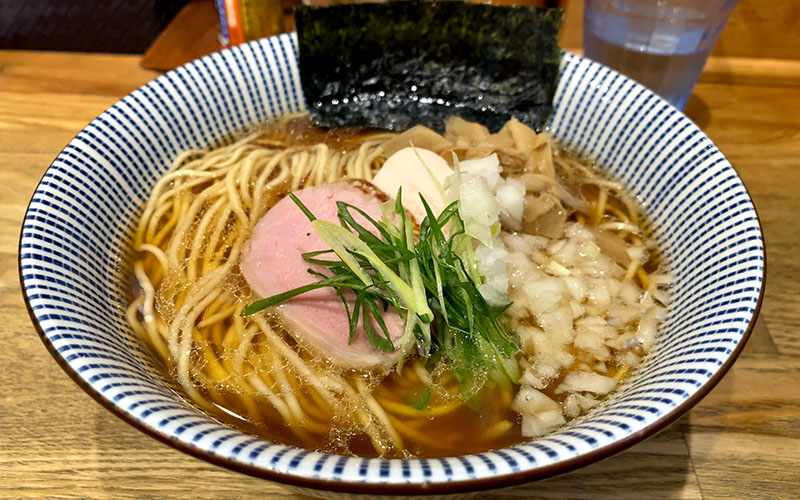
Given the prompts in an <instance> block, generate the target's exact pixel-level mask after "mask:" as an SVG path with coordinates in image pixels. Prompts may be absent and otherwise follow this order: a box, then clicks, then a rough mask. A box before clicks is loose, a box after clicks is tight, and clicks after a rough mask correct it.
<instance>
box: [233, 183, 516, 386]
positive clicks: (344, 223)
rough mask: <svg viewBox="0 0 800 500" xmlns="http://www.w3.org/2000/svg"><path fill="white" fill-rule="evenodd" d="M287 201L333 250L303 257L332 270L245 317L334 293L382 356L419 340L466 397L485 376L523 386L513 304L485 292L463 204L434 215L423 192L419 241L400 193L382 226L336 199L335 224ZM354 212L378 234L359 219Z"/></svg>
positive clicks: (353, 325) (353, 329)
mask: <svg viewBox="0 0 800 500" xmlns="http://www.w3.org/2000/svg"><path fill="white" fill-rule="evenodd" d="M289 196H290V197H291V199H292V201H294V203H295V204H296V205H297V206H298V207H299V208H300V210H302V212H303V213H304V214H305V215H306V217H308V219H309V220H310V221H311V225H312V227H313V228H314V230H315V231H316V232H317V234H319V235H320V237H321V238H322V239H323V240H324V241H325V242H326V243H327V244H328V246H329V247H330V249H329V250H320V251H315V252H308V253H304V254H303V255H302V257H303V259H304V260H305V261H306V262H308V263H309V264H314V265H317V266H320V267H323V268H325V269H326V271H325V272H319V271H315V270H313V269H309V270H308V271H309V273H311V274H313V275H315V276H317V277H319V278H320V280H319V281H317V282H315V283H311V284H308V285H304V286H301V287H298V288H295V289H293V290H289V291H287V292H284V293H280V294H277V295H273V296H271V297H267V298H265V299H262V300H259V301H257V302H255V303H253V304H251V305H250V306H249V307H247V308H246V309H245V310H244V311H243V313H242V315H243V316H247V315H250V314H253V313H256V312H258V311H261V310H262V309H265V308H267V307H271V306H274V305H277V304H280V303H281V302H284V301H286V300H288V299H290V298H292V297H295V296H298V295H301V294H303V293H306V292H309V291H311V290H316V289H318V288H323V287H332V288H334V289H335V290H336V293H337V295H338V296H339V298H340V299H341V300H342V302H343V303H344V306H345V311H346V314H347V317H348V323H349V330H350V331H349V334H350V342H352V340H353V338H354V336H355V333H356V328H357V327H358V324H359V321H361V324H362V326H363V328H364V333H365V334H366V336H367V339H368V340H369V341H370V343H372V345H373V346H375V348H376V349H378V350H380V351H384V352H391V351H394V350H396V349H400V350H401V351H402V352H404V353H406V352H408V351H409V350H410V349H411V348H412V347H413V346H414V344H416V349H417V352H418V353H419V355H420V356H422V357H423V358H427V359H429V360H438V359H444V360H445V361H446V362H447V363H449V365H450V366H451V367H452V368H453V370H454V371H455V373H456V375H457V376H458V379H459V382H460V383H461V386H462V391H467V392H469V393H474V392H475V391H477V390H478V389H480V387H481V386H482V385H483V384H484V383H485V381H487V380H489V381H492V382H494V383H496V384H499V385H501V386H503V387H506V388H510V385H511V383H516V382H517V381H518V379H519V375H520V374H519V368H518V365H517V361H516V356H517V354H518V353H519V343H518V341H517V339H516V338H515V337H514V336H513V335H511V334H509V332H508V331H506V329H505V327H504V326H503V324H502V323H501V322H500V316H501V315H502V313H503V312H504V311H505V309H506V308H507V307H508V305H510V304H507V305H505V306H503V307H496V306H492V305H490V304H488V303H487V302H486V300H485V299H484V298H483V296H482V295H481V294H480V292H479V290H478V286H479V285H480V283H481V277H480V275H479V274H478V272H477V263H476V262H475V260H474V258H473V257H472V238H471V237H470V236H469V235H467V234H465V233H464V221H463V220H462V219H461V217H460V215H459V212H458V203H459V202H458V201H455V202H453V203H451V204H450V205H448V206H447V207H446V208H445V209H444V210H443V211H442V213H441V214H439V216H438V217H437V216H435V215H434V214H433V212H432V211H431V208H430V206H429V205H428V203H427V202H426V200H425V199H424V198H423V197H422V196H420V198H421V199H422V203H423V205H424V207H425V211H426V217H425V218H424V219H423V221H422V223H421V224H420V227H419V239H416V238H415V237H414V226H413V223H412V222H411V219H409V217H408V216H407V215H406V212H405V210H404V209H403V205H402V191H398V193H397V197H396V199H395V202H394V207H393V210H392V208H391V206H387V205H384V210H383V216H382V218H381V220H380V221H376V220H375V219H374V218H372V217H370V216H369V215H368V214H367V213H365V212H364V211H363V210H361V209H360V208H358V207H356V206H353V205H351V204H348V203H344V202H337V209H338V211H337V217H338V219H339V224H338V225H337V224H334V223H331V222H328V221H324V220H320V219H317V218H316V217H315V216H314V214H312V213H311V211H310V210H309V209H308V208H307V207H306V206H305V205H304V204H303V203H302V202H301V201H300V200H299V199H298V198H297V197H296V196H295V195H294V194H292V193H290V194H289ZM354 213H355V214H358V215H360V216H361V217H363V218H364V219H365V220H366V221H367V222H368V223H369V225H370V226H372V228H374V230H368V229H367V228H365V227H364V226H363V225H361V224H360V223H359V222H357V221H356V220H355V218H354V216H353V214H354ZM445 227H448V228H449V236H446V235H445V231H444V228H445ZM347 290H349V291H351V292H352V293H354V294H355V300H354V301H353V303H352V307H351V306H350V303H349V302H348V300H347V299H346V296H345V291H347ZM390 309H391V310H390ZM384 314H399V315H400V316H401V317H402V318H403V319H404V321H405V330H404V332H403V335H402V337H401V338H400V341H399V346H395V345H394V343H393V342H392V339H391V335H390V334H389V331H388V328H387V327H386V323H385V321H384V319H383V315H384ZM376 325H377V328H376ZM400 370H402V361H401V362H400V364H399V365H398V371H400Z"/></svg>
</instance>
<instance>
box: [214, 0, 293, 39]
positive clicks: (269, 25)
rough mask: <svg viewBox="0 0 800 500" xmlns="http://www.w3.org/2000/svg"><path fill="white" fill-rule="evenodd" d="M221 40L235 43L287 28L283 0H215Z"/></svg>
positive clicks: (272, 33) (279, 31)
mask: <svg viewBox="0 0 800 500" xmlns="http://www.w3.org/2000/svg"><path fill="white" fill-rule="evenodd" d="M214 3H215V4H216V6H217V15H218V16H219V31H220V33H219V41H220V44H221V45H222V46H223V47H228V48H230V47H233V46H235V45H240V44H242V43H245V42H251V41H253V40H258V39H259V38H264V37H267V36H273V35H279V34H281V33H283V32H284V31H285V29H284V28H285V22H284V18H283V6H282V5H281V0H215V2H214Z"/></svg>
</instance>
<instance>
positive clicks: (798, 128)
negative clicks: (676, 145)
mask: <svg viewBox="0 0 800 500" xmlns="http://www.w3.org/2000/svg"><path fill="white" fill-rule="evenodd" d="M708 70H709V71H708V72H707V73H706V74H705V75H704V77H703V80H702V81H701V83H700V84H698V85H697V87H696V88H695V92H694V94H693V96H692V98H691V100H690V101H689V104H688V107H687V113H688V114H689V116H690V117H691V118H692V119H694V120H695V121H696V122H697V123H698V124H699V125H700V126H701V127H702V128H703V129H704V130H705V131H706V132H707V133H708V134H709V135H710V136H711V138H712V139H713V140H714V141H715V142H716V143H717V144H718V145H719V146H720V147H721V148H722V151H723V152H724V153H725V154H726V155H727V156H728V157H729V158H730V160H731V162H732V163H733V164H734V165H735V166H736V168H737V170H738V172H739V174H740V175H741V176H742V178H743V179H744V181H745V184H746V185H747V187H748V189H749V190H750V194H751V195H752V197H753V199H754V201H755V204H756V207H757V208H758V211H759V215H760V217H761V221H762V224H763V227H764V234H765V236H766V241H767V250H768V257H769V266H768V267H769V274H768V280H767V281H768V285H767V289H766V298H765V301H764V304H763V307H762V310H761V317H760V318H759V320H758V322H757V324H756V328H755V331H754V333H753V336H752V338H751V339H750V342H749V344H748V345H747V347H746V349H745V351H744V353H743V354H742V356H741V357H740V358H739V360H738V361H737V362H736V364H735V365H734V367H733V369H732V370H731V371H730V373H729V374H728V375H727V376H726V377H725V379H724V380H723V381H722V382H721V383H720V384H719V386H718V387H717V388H716V389H714V391H713V392H712V393H711V394H710V395H709V396H708V397H707V398H705V399H704V400H703V401H702V402H701V403H700V404H699V405H698V406H697V407H695V408H694V409H693V410H692V411H691V412H689V413H688V414H687V415H686V416H684V417H683V418H681V419H680V420H679V421H678V422H676V423H675V424H674V425H672V426H671V427H669V428H668V429H666V430H665V431H663V432H662V433H660V434H659V435H657V436H656V437H654V438H652V439H650V440H648V441H646V442H644V443H641V444H639V445H637V446H634V447H633V448H631V449H629V450H628V451H625V452H623V453H621V454H619V455H617V456H614V457H612V458H610V459H608V460H606V461H604V462H601V463H598V464H595V465H592V466H590V467H586V468H584V469H580V470H578V471H575V472H573V473H571V474H567V475H564V476H561V477H557V478H554V479H550V480H547V481H543V482H539V483H533V484H530V485H528V486H526V487H523V488H519V489H515V490H510V491H506V492H501V493H497V494H495V495H491V496H486V497H483V498H494V499H501V498H582V499H593V500H594V499H598V498H615V499H616V498H631V499H640V498H690V499H695V498H705V499H712V498H730V499H765V498H769V499H772V498H797V497H798V495H799V494H800V493H798V491H800V490H798V485H799V484H800V389H798V387H800V258H798V246H800V224H798V221H799V220H800V196H798V194H799V193H800V189H798V182H800V160H798V159H799V158H800V78H797V75H798V74H800V61H791V60H774V61H773V60H758V61H754V60H749V59H746V58H745V59H741V58H739V59H727V58H718V59H715V60H714V61H712V62H711V63H710V65H709V67H708ZM155 76H157V74H156V73H154V72H149V71H146V70H142V69H140V67H139V57H137V56H108V55H77V54H56V53H32V52H14V51H0V366H1V367H2V370H3V371H2V374H3V382H2V387H1V388H0V404H2V408H0V498H78V497H80V498H115V499H118V498H214V499H219V498H245V497H254V498H255V497H259V498H286V497H288V496H290V495H289V494H287V492H286V491H285V490H283V489H282V488H280V487H279V486H277V485H275V484H272V483H269V482H266V481H263V480H259V479H255V478H252V477H248V476H244V475H241V474H238V473H235V472H231V471H228V470H225V469H222V468H219V467H215V466H212V465H210V464H207V463H206V462H203V461H201V460H197V459H194V458H191V457H189V456H187V455H184V454H182V453H180V452H178V451H176V450H174V449H172V448H170V447H168V446H166V445H163V444H161V443H158V442H157V441H155V440H153V439H151V438H149V437H147V436H145V435H144V434H141V433H140V432H138V431H136V430H135V429H133V428H132V427H130V426H128V425H127V424H125V423H123V422H122V421H120V420H118V419H117V418H116V417H114V416H112V415H111V414H110V413H109V412H108V411H106V410H105V409H103V408H101V407H100V405H98V404H97V403H95V402H94V401H92V400H91V398H90V397H89V396H87V395H86V394H85V393H84V392H83V391H82V390H81V389H80V388H78V386H76V385H75V384H74V383H73V382H72V381H71V380H70V379H69V378H68V377H67V376H66V374H65V373H64V372H63V371H62V370H61V369H60V368H59V367H58V365H57V364H56V363H55V362H54V361H53V359H52V358H51V357H50V355H49V354H48V353H47V351H46V350H45V348H44V346H43V345H42V343H41V342H40V340H39V338H38V336H37V335H36V332H35V331H34V329H33V327H32V326H31V324H30V321H29V319H28V316H27V313H26V311H25V307H24V305H23V302H22V297H21V294H20V287H19V281H18V275H17V240H18V236H19V228H20V224H21V221H22V218H23V214H24V211H25V207H26V204H27V202H28V199H29V197H30V195H31V193H32V191H33V190H34V188H35V186H36V184H37V182H38V180H39V178H40V177H41V175H42V174H43V172H44V171H45V169H46V168H47V166H48V165H49V164H50V162H51V161H52V160H53V158H54V157H55V156H56V154H57V153H58V152H59V150H60V149H61V148H62V147H63V146H64V145H65V144H66V143H67V142H68V141H69V140H70V139H71V138H72V137H73V136H74V135H75V133H76V132H77V131H78V130H80V129H81V128H82V127H83V126H84V125H85V124H86V123H87V122H89V121H90V120H91V119H92V118H94V117H95V116H96V115H97V114H98V113H100V112H101V111H103V110H104V109H105V108H107V107H108V106H110V105H111V104H113V103H114V102H115V101H117V100H118V99H119V98H120V97H122V96H123V95H125V94H126V93H128V92H130V91H131V90H133V89H135V88H137V87H139V86H140V85H142V84H144V83H145V82H147V81H149V80H151V79H152V78H154V77H155Z"/></svg>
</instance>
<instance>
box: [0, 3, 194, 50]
mask: <svg viewBox="0 0 800 500" xmlns="http://www.w3.org/2000/svg"><path fill="white" fill-rule="evenodd" d="M188 1H189V0H77V1H76V0H0V49H28V50H58V51H68V52H113V53H128V54H141V53H142V52H144V50H145V49H147V47H148V46H149V45H150V43H152V41H153V39H155V37H156V36H157V35H158V34H159V33H160V32H161V31H162V30H163V29H164V28H165V27H166V26H167V24H168V23H169V22H170V21H171V20H172V19H173V18H174V17H175V15H176V14H177V13H178V11H179V10H180V9H181V7H183V6H184V5H185V4H186V3H187V2H188Z"/></svg>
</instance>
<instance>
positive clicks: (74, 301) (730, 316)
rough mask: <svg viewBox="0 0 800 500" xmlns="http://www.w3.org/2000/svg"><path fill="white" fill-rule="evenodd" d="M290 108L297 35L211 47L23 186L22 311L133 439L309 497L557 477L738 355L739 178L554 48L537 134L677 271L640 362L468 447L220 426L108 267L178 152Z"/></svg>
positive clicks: (662, 107) (679, 119) (745, 286)
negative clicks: (590, 401)
mask: <svg viewBox="0 0 800 500" xmlns="http://www.w3.org/2000/svg"><path fill="white" fill-rule="evenodd" d="M303 108H304V100H303V95H302V89H301V86H300V78H299V72H298V66H297V46H296V38H295V37H294V35H281V36H277V37H273V38H268V39H264V40H261V41H257V42H253V43H250V44H248V45H244V46H240V47H237V48H234V49H231V50H225V51H222V52H219V53H216V54H212V55H210V56H208V57H204V58H202V59H199V60H197V61H195V62H193V63H190V64H188V65H186V66H183V67H181V68H179V69H177V70H175V71H172V72H169V73H167V74H165V75H163V76H161V77H159V78H157V79H155V80H154V81H153V82H151V83H149V84H147V85H145V86H144V87H142V88H140V89H138V90H136V91H134V92H133V93H131V94H130V95H128V96H127V97H125V98H124V99H122V100H121V101H119V102H118V103H116V104H115V105H113V106H112V107H111V108H110V109H108V110H107V111H106V112H104V113H103V114H102V115H100V116H99V117H97V118H96V119H95V120H94V121H92V122H91V123H90V124H89V125H88V126H87V127H86V128H85V129H83V130H82V131H81V132H80V133H78V135H77V136H76V137H75V138H74V139H73V140H72V141H71V142H70V143H69V144H68V145H67V146H66V147H65V148H64V150H63V151H62V152H61V154H59V156H58V157H57V158H56V159H55V161H54V162H53V164H52V165H51V167H50V168H49V169H48V170H47V172H46V173H45V175H44V177H43V178H42V180H41V182H40V184H39V186H38V188H37V189H36V192H35V193H34V195H33V198H32V200H31V202H30V206H29V208H28V211H27V214H26V217H25V221H24V225H23V228H22V236H21V241H20V275H21V280H22V285H23V290H24V294H25V297H26V300H27V303H28V307H29V311H30V315H31V318H32V320H33V322H34V324H35V325H36V328H37V330H38V331H39V334H40V336H41V338H42V340H43V342H44V344H45V345H46V347H47V349H48V350H49V351H50V353H51V354H52V356H53V357H54V358H55V359H56V361H58V363H59V364H60V365H61V366H62V367H63V368H64V370H65V371H66V372H67V373H68V374H69V375H70V376H71V377H72V378H73V379H74V380H75V382H76V383H77V384H78V385H79V386H80V387H81V388H83V389H84V390H85V391H86V392H88V393H89V394H90V395H91V396H92V397H93V398H94V399H96V400H97V401H98V402H99V403H101V404H102V405H103V406H105V407H106V408H108V409H109V410H110V411H112V412H113V413H114V414H115V415H117V416H118V417H120V418H122V419H123V420H125V421H126V422H128V423H130V424H131V425H133V426H134V427H136V428H138V429H140V430H141V431H143V432H145V433H146V434H148V435H150V436H152V437H155V438H156V439H158V440H160V441H162V442H164V443H167V444H169V445H171V446H173V447H175V448H178V449H179V450H182V451H184V452H186V453H189V454H191V455H193V456H195V457H199V458H202V459H204V460H207V461H209V462H212V463H214V464H218V465H221V466H224V467H228V468H230V469H233V470H237V471H240V472H244V473H246V474H251V475H254V476H258V477H262V478H265V479H269V480H273V481H276V482H278V483H282V484H284V485H286V486H289V487H292V488H295V489H299V490H301V491H303V492H305V493H309V494H314V495H322V496H334V495H337V494H348V495H354V496H357V495H364V496H369V497H373V496H375V495H381V494H386V495H396V494H399V495H411V496H413V495H425V494H436V495H445V494H465V493H470V492H478V491H484V490H488V489H494V488H501V487H508V486H512V485H515V484H521V483H525V482H529V481H533V480H537V479H542V478H546V477H550V476H553V475H556V474H560V473H564V472H567V471H570V470H573V469H575V468H578V467H581V466H583V465H586V464H590V463H592V462H595V461H598V460H600V459H603V458H606V457H608V456H610V455H612V454H614V453H617V452H619V451H621V450H624V449H626V448H628V447H630V446H631V445H633V444H635V443H637V442H639V441H642V440H643V439H645V438H647V437H649V436H651V435H653V434H655V433H656V432H658V431H659V430H661V429H663V428H664V427H666V426H667V425H668V424H670V423H671V422H673V421H675V420H676V419H677V418H678V417H680V416H681V415H682V414H684V413H685V412H686V411H687V410H689V409H690V408H691V407H692V406H693V405H694V404H696V403H697V402H698V401H699V400H700V399H701V398H702V397H703V396H705V395H706V394H707V393H708V392H709V391H710V390H711V388H712V387H714V385H716V384H717V382H719V380H720V379H721V378H722V376H723V375H724V374H725V373H726V372H727V370H728V369H729V368H730V366H731V365H732V363H733V362H734V360H735V358H736V356H737V355H738V354H739V352H740V351H741V349H742V348H743V346H744V343H745V342H746V340H747V337H748V335H749V334H750V331H751V329H752V326H753V324H754V322H755V317H756V315H757V312H758V309H759V304H760V300H761V295H762V290H763V278H764V246H763V238H762V234H761V229H760V226H759V221H758V218H757V215H756V212H755V209H754V207H753V204H752V201H751V200H750V197H749V195H748V193H747V191H746V189H745V187H744V186H743V184H742V182H741V179H740V178H739V177H738V175H737V174H736V172H735V171H734V169H733V168H732V166H731V165H730V164H729V163H728V161H727V160H726V159H725V157H724V156H723V155H722V153H721V152H720V151H719V150H718V149H717V147H716V146H715V145H714V144H713V143H712V142H711V140H709V138H708V137H707V136H706V135H705V134H704V133H703V132H702V131H701V130H700V129H699V128H698V127H697V126H695V125H694V124H693V123H692V122H691V121H690V120H689V119H688V118H686V117H685V116H684V115H683V114H681V113H680V112H679V111H678V110H676V109H675V108H673V107H671V106H670V105H669V104H667V103H666V102H665V101H663V100H662V99H660V98H659V97H657V96H656V95H654V94H653V93H652V92H650V91H648V90H647V89H645V88H644V87H642V86H640V85H638V84H637V83H635V82H633V81H631V80H629V79H627V78H625V77H623V76H621V75H619V74H617V73H615V72H613V71H611V70H609V69H607V68H605V67H603V66H601V65H599V64H596V63H593V62H591V61H589V60H586V59H582V58H580V57H577V56H574V55H570V54H564V56H563V59H562V63H561V75H560V80H559V84H558V89H557V92H556V96H555V100H554V108H555V109H554V113H553V115H552V117H551V118H550V121H549V125H548V130H549V133H550V134H551V135H552V136H553V137H554V138H555V139H556V140H558V141H560V142H561V143H563V144H565V145H566V146H567V147H568V148H570V149H571V150H574V151H576V152H578V153H580V154H582V155H585V156H587V157H588V158H591V159H592V160H594V161H596V162H597V164H598V165H599V166H600V167H601V168H602V169H603V170H605V171H606V173H607V175H608V176H609V177H610V178H612V179H615V180H618V181H620V182H622V183H623V184H624V185H626V186H627V188H628V190H629V192H630V193H632V194H634V195H635V196H636V197H637V198H638V200H639V202H640V203H641V206H642V207H643V209H644V211H645V213H646V215H647V221H648V222H647V224H648V227H647V229H648V231H649V232H650V233H651V234H652V238H653V239H654V240H655V241H656V243H657V244H658V246H659V247H660V250H661V257H662V260H663V261H664V262H665V263H666V265H667V267H668V270H669V272H670V273H671V275H672V276H673V277H674V282H673V285H672V288H671V289H670V295H671V303H670V304H669V307H668V314H667V317H666V319H665V321H664V322H663V324H662V325H661V328H660V332H659V336H658V339H657V341H656V343H655V345H654V346H653V348H652V349H651V351H650V352H649V354H648V355H647V356H646V358H645V361H644V362H643V363H642V365H641V367H640V368H639V369H637V370H636V371H635V372H634V373H633V374H632V375H631V376H629V377H627V378H626V379H625V380H624V381H623V383H622V384H621V386H620V387H619V388H618V389H617V390H616V391H615V392H614V393H612V394H611V395H610V396H609V397H608V398H607V399H606V400H605V401H604V402H603V403H602V404H601V405H600V406H599V407H597V408H595V409H593V410H592V411H590V412H589V413H588V414H587V415H585V416H583V417H581V418H579V419H576V420H574V421H572V422H571V423H569V424H568V425H566V426H564V427H563V428H560V429H558V430H557V431H555V432H553V433H551V434H548V435H546V436H543V437H540V438H538V439H534V440H532V441H529V442H526V443H524V444H520V445H518V446H513V447H509V448H505V449H499V450H494V451H489V452H486V453H480V454H475V455H467V456H452V457H447V458H436V459H405V460H401V459H379V458H359V457H353V456H339V455H333V454H326V453H319V452H315V451H311V450H306V449H301V448H295V447H291V446H285V445H282V444H278V443H273V442H269V441H265V440H262V439H259V438H257V437H254V436H252V435H248V434H246V433H244V432H241V431H239V430H236V429H234V428H231V427H229V426H226V425H224V424H222V423H220V422H219V421H218V420H216V419H214V418H213V417H211V416H209V415H207V414H205V413H203V412H202V411H200V410H198V409H197V408H196V406H195V405H194V404H192V403H191V402H190V401H189V399H188V398H187V397H185V396H184V395H183V393H182V392H181V390H180V389H178V388H177V387H176V385H175V384H174V383H173V382H172V381H171V380H169V379H168V378H166V377H165V376H163V375H162V372H161V371H160V370H159V369H157V367H156V366H155V365H154V363H153V362H152V361H151V358H150V356H149V354H148V353H147V352H146V351H145V349H144V348H143V347H142V346H141V344H140V342H139V341H138V340H137V338H136V335H135V334H134V332H133V331H132V330H131V328H130V327H129V325H128V323H127V321H126V319H125V307H126V293H127V292H126V290H125V286H124V285H123V283H122V278H121V277H122V276H123V274H124V270H125V268H126V267H127V266H128V264H129V261H128V260H129V257H130V255H129V253H130V252H129V244H130V235H131V233H132V231H133V229H134V227H135V224H136V221H137V218H138V216H139V215H140V212H141V209H142V207H143V205H144V203H145V200H146V199H147V197H148V195H149V194H150V192H151V190H152V188H153V186H154V184H155V183H156V181H157V180H158V179H159V177H160V176H161V175H162V174H163V173H164V172H165V171H166V169H167V168H168V167H169V165H170V164H171V162H172V160H173V159H174V158H175V157H176V156H177V155H178V153H180V152H181V151H184V150H187V149H198V148H207V147H211V146H212V145H218V144H220V143H225V142H226V141H229V140H230V138H231V137H232V136H235V135H236V134H237V133H238V132H241V131H244V130H247V129H248V128H250V127H252V126H255V125H257V124H259V123H263V122H264V121H267V120H269V119H270V118H273V117H276V116H280V115H283V114H287V113H292V112H297V111H300V110H302V109H303ZM154 446H158V445H156V444H155V443H154Z"/></svg>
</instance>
